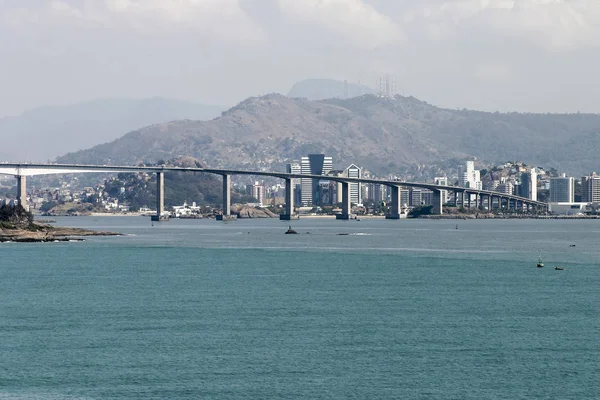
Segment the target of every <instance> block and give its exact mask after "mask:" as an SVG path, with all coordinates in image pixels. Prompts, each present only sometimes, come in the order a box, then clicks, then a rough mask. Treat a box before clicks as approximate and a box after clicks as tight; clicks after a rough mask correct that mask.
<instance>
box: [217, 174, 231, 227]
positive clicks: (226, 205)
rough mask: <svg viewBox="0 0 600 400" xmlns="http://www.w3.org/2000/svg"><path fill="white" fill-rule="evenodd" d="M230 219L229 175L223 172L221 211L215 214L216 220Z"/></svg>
mask: <svg viewBox="0 0 600 400" xmlns="http://www.w3.org/2000/svg"><path fill="white" fill-rule="evenodd" d="M228 219H231V175H228V174H223V213H222V214H221V215H217V221H225V220H228Z"/></svg>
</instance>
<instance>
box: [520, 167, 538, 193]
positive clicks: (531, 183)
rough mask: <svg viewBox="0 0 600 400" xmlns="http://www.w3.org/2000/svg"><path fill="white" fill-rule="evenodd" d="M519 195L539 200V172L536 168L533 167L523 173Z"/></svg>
mask: <svg viewBox="0 0 600 400" xmlns="http://www.w3.org/2000/svg"><path fill="white" fill-rule="evenodd" d="M519 195H520V196H521V197H525V198H527V199H530V200H536V201H537V173H536V172H535V168H531V171H529V172H528V171H525V172H522V173H521V185H520V188H519Z"/></svg>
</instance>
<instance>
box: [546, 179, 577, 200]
mask: <svg viewBox="0 0 600 400" xmlns="http://www.w3.org/2000/svg"><path fill="white" fill-rule="evenodd" d="M574 201H575V179H574V178H573V177H570V176H567V174H562V175H561V176H559V177H554V178H550V202H551V203H573V202H574Z"/></svg>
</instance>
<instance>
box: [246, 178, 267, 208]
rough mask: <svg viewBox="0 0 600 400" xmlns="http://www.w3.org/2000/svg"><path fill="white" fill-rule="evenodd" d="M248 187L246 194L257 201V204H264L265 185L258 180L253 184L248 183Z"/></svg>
mask: <svg viewBox="0 0 600 400" xmlns="http://www.w3.org/2000/svg"><path fill="white" fill-rule="evenodd" d="M248 189H249V190H248V194H249V195H251V196H252V197H254V198H255V199H256V200H257V201H258V204H260V205H261V206H262V205H264V201H265V185H263V184H261V183H260V182H254V185H249V187H248Z"/></svg>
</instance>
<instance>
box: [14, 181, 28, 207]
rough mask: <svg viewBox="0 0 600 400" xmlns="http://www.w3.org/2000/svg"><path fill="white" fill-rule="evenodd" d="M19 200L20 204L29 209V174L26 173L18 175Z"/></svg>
mask: <svg viewBox="0 0 600 400" xmlns="http://www.w3.org/2000/svg"><path fill="white" fill-rule="evenodd" d="M16 178H17V200H18V201H19V205H20V206H21V207H23V208H24V209H25V210H27V211H29V206H28V205H27V176H25V175H17V177H16Z"/></svg>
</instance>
